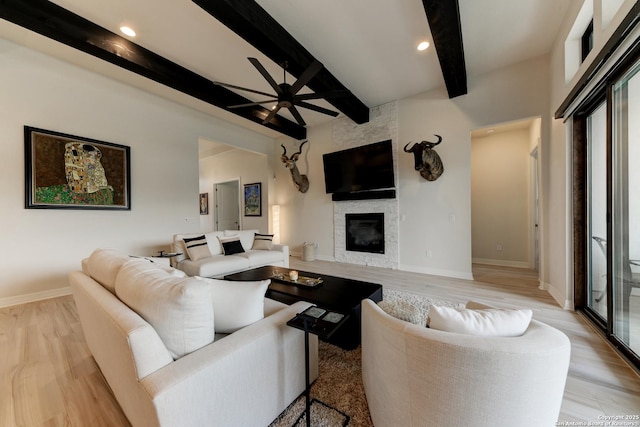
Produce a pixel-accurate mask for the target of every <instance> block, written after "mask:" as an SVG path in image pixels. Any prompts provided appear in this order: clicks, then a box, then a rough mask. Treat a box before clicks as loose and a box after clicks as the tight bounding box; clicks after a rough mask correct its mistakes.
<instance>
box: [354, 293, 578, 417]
mask: <svg viewBox="0 0 640 427" xmlns="http://www.w3.org/2000/svg"><path fill="white" fill-rule="evenodd" d="M433 309H434V308H433V306H432V307H431V309H430V312H431V311H432V310H433ZM473 311H475V312H476V313H478V314H481V315H486V316H487V319H491V318H490V317H488V316H489V315H494V314H496V313H498V312H499V311H494V310H493V309H492V308H491V307H487V306H484V305H481V304H478V303H473V302H471V303H469V304H467V308H466V309H463V310H460V317H459V318H460V319H465V317H464V316H467V315H469V314H471V313H470V312H473ZM507 316H508V317H507V321H508V322H507V323H505V324H503V325H496V324H488V325H487V324H486V323H485V322H483V321H482V319H480V318H478V317H473V316H468V317H467V318H466V319H468V320H469V321H468V324H467V325H464V329H466V331H465V333H462V331H461V330H460V329H458V328H459V327H460V325H455V326H453V325H447V328H446V330H444V329H445V328H442V322H439V324H438V325H437V327H438V328H440V329H435V328H434V326H435V325H433V324H432V325H431V328H427V327H425V325H417V324H413V323H409V322H406V321H404V320H401V319H399V318H396V317H395V316H392V315H390V314H388V313H386V312H385V311H383V309H382V308H381V307H380V306H378V305H376V304H375V303H374V302H372V301H370V300H365V301H363V302H362V380H363V384H364V390H365V394H366V398H367V403H368V405H369V412H370V414H371V419H372V420H373V423H374V424H375V426H376V427H395V426H404V427H412V426H416V427H417V426H420V427H458V426H474V427H494V426H519V427H552V426H555V425H557V420H558V415H559V413H560V406H561V404H562V397H563V393H564V386H565V382H566V379H567V371H568V369H569V358H570V353H571V344H570V342H569V338H568V337H567V336H566V335H565V334H564V333H562V332H561V331H559V330H557V329H555V328H553V327H551V326H549V325H546V324H544V323H541V322H538V321H536V320H530V321H527V322H526V323H525V324H524V326H523V329H524V332H518V333H516V334H512V333H511V332H512V331H513V329H514V325H517V324H521V325H522V324H523V322H521V320H520V318H521V317H520V318H516V316H520V313H514V316H511V315H510V314H508V315H507ZM430 317H431V313H430ZM440 318H443V317H442V316H440ZM494 319H498V320H500V319H499V317H498V316H496V317H495V318H494ZM529 319H530V318H529ZM430 320H432V321H433V318H430ZM446 320H447V321H449V319H446ZM465 321H466V320H465ZM451 323H453V322H451ZM483 323H485V324H483ZM496 323H497V322H496ZM449 328H452V329H449ZM482 328H485V329H484V330H482V333H484V334H486V333H488V331H490V330H497V329H503V330H504V329H508V330H509V332H510V334H509V336H487V335H482V336H480V335H477V333H478V332H480V330H481V329H482ZM454 329H455V330H458V331H460V332H451V330H454ZM469 330H474V333H475V335H470V334H469ZM518 334H521V335H518Z"/></svg>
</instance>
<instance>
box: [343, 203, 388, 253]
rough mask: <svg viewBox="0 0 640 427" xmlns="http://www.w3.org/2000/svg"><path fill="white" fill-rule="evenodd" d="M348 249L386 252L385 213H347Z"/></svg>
mask: <svg viewBox="0 0 640 427" xmlns="http://www.w3.org/2000/svg"><path fill="white" fill-rule="evenodd" d="M345 219H346V224H345V226H346V233H345V234H346V250H347V251H352V252H369V253H374V254H384V250H385V248H384V213H356V214H346V215H345Z"/></svg>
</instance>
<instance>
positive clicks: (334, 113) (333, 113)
mask: <svg viewBox="0 0 640 427" xmlns="http://www.w3.org/2000/svg"><path fill="white" fill-rule="evenodd" d="M295 104H296V105H298V106H300V107H302V108H306V109H308V110H313V111H317V112H318V113H322V114H327V115H329V116H333V117H337V116H338V114H340V113H338V112H337V111H333V110H329V109H327V108H323V107H318V106H317V105H313V104H309V103H308V102H302V101H301V102H298V101H295Z"/></svg>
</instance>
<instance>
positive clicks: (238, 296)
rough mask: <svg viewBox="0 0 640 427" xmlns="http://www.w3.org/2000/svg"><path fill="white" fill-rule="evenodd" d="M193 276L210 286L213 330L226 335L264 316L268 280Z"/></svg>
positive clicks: (269, 281)
mask: <svg viewBox="0 0 640 427" xmlns="http://www.w3.org/2000/svg"><path fill="white" fill-rule="evenodd" d="M196 278H197V279H199V280H201V281H203V282H205V283H207V284H209V285H210V286H211V303H212V306H213V317H214V319H215V320H214V324H215V331H216V333H224V334H230V333H232V332H235V331H237V330H238V329H242V328H244V327H245V326H248V325H250V324H252V323H255V322H257V321H258V320H261V319H263V318H264V295H265V293H266V292H267V288H268V287H269V283H271V280H260V281H255V282H236V281H229V280H218V279H208V278H205V277H196Z"/></svg>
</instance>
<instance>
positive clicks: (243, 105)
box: [227, 99, 278, 108]
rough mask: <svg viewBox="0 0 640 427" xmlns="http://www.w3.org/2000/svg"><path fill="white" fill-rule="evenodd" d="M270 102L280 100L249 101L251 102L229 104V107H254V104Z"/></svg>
mask: <svg viewBox="0 0 640 427" xmlns="http://www.w3.org/2000/svg"><path fill="white" fill-rule="evenodd" d="M269 102H278V100H277V99H266V100H264V101H258V102H249V103H246V104H237V105H229V106H227V108H240V107H253V106H256V105H260V104H267V103H269Z"/></svg>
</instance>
